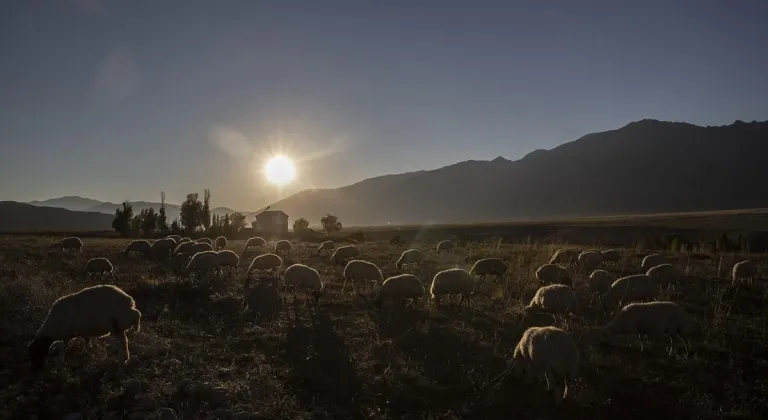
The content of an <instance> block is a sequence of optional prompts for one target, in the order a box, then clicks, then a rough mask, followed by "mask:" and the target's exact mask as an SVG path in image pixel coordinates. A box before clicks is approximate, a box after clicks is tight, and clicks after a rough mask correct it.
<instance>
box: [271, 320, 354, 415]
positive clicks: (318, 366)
mask: <svg viewBox="0 0 768 420" xmlns="http://www.w3.org/2000/svg"><path fill="white" fill-rule="evenodd" d="M297 318H298V317H297ZM312 320H313V323H312V324H313V325H312V326H311V327H310V326H307V325H303V324H302V323H300V322H299V321H294V322H293V324H292V325H291V327H290V328H289V329H288V331H287V332H286V337H285V343H284V345H283V346H281V347H280V349H279V351H278V354H277V356H278V357H279V358H281V359H282V360H283V361H284V362H285V363H286V364H288V365H289V366H290V371H289V373H288V378H287V384H288V387H289V389H290V390H291V391H292V392H293V393H294V394H295V395H296V397H297V398H298V400H299V401H300V402H301V404H302V405H303V406H305V407H306V408H307V410H308V411H314V412H315V413H317V412H318V409H319V408H321V409H324V410H325V411H326V412H327V413H332V415H333V418H336V419H342V418H350V419H351V418H360V417H361V416H362V411H361V408H360V394H361V391H362V388H363V385H364V384H363V381H362V379H361V378H360V377H359V376H358V375H357V369H356V368H355V366H354V365H353V363H352V362H351V357H350V354H349V350H348V348H347V346H346V344H345V341H344V338H343V337H341V336H340V335H339V334H338V333H337V332H336V331H335V330H334V325H333V321H332V320H331V318H330V316H329V315H328V313H327V312H325V311H323V310H316V311H315V314H314V316H313V317H312Z"/></svg>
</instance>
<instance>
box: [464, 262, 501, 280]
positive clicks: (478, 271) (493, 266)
mask: <svg viewBox="0 0 768 420" xmlns="http://www.w3.org/2000/svg"><path fill="white" fill-rule="evenodd" d="M506 272H507V265H506V264H504V261H502V260H501V259H499V258H483V259H479V260H477V261H475V264H474V265H473V266H472V268H471V269H470V270H469V274H471V275H473V276H480V280H485V276H489V275H490V276H495V278H494V282H501V281H502V280H503V278H504V273H506Z"/></svg>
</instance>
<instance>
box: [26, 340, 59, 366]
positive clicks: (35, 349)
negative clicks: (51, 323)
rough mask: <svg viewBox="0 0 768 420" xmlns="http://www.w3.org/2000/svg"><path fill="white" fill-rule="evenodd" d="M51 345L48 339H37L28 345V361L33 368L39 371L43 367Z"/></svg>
mask: <svg viewBox="0 0 768 420" xmlns="http://www.w3.org/2000/svg"><path fill="white" fill-rule="evenodd" d="M51 344H53V339H52V338H50V337H38V338H35V339H34V340H32V342H31V343H29V347H28V350H29V361H30V362H31V363H32V367H33V368H35V369H40V368H41V367H42V366H43V363H45V358H46V357H48V351H49V349H50V348H51Z"/></svg>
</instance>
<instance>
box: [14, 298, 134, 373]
mask: <svg viewBox="0 0 768 420" xmlns="http://www.w3.org/2000/svg"><path fill="white" fill-rule="evenodd" d="M131 328H134V329H135V331H136V332H139V330H140V328H141V312H139V310H138V309H136V302H135V301H134V300H133V298H132V297H131V296H129V295H128V294H127V293H125V292H124V291H122V290H121V289H120V288H119V287H117V286H113V285H98V286H91V287H86V288H84V289H82V290H80V291H79V292H76V293H72V294H69V295H66V296H62V297H60V298H58V299H56V301H55V302H53V305H51V309H50V310H49V311H48V315H46V317H45V321H43V324H42V325H41V326H40V328H39V329H38V330H37V332H36V333H35V337H34V339H33V340H32V342H31V343H30V344H29V347H28V351H29V359H30V362H31V364H32V366H33V368H34V369H39V368H41V367H42V366H43V363H45V359H46V357H47V356H48V352H49V350H50V348H51V345H52V344H53V343H54V342H56V341H63V342H64V352H62V359H64V355H65V354H66V349H67V345H68V344H69V341H70V340H71V339H73V338H75V337H83V338H91V337H105V336H107V335H112V336H113V337H115V338H116V339H117V340H118V341H119V342H120V348H119V350H118V352H119V355H120V356H121V357H122V359H123V360H124V363H127V362H128V360H129V359H130V352H129V350H128V338H127V337H126V336H125V332H126V331H127V330H129V329H131Z"/></svg>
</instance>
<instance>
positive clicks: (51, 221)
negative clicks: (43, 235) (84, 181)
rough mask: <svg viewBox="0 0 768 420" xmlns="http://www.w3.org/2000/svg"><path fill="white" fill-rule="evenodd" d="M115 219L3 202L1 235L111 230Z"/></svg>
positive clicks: (80, 212)
mask: <svg viewBox="0 0 768 420" xmlns="http://www.w3.org/2000/svg"><path fill="white" fill-rule="evenodd" d="M112 219H113V216H110V215H108V214H102V213H96V212H83V211H72V210H67V209H62V208H56V207H45V206H33V205H31V204H27V203H18V202H16V201H0V231H2V232H11V231H25V230H72V231H82V230H109V229H112Z"/></svg>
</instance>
